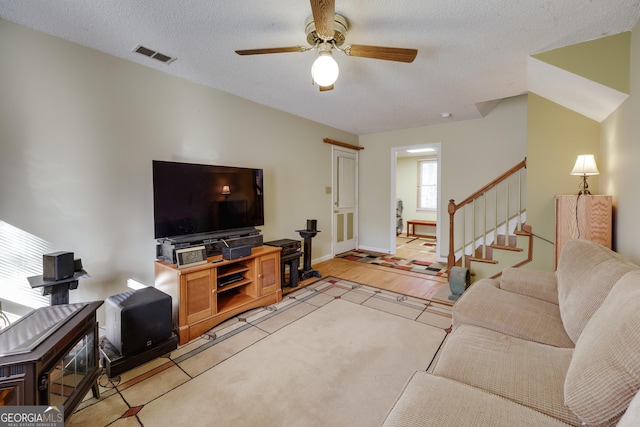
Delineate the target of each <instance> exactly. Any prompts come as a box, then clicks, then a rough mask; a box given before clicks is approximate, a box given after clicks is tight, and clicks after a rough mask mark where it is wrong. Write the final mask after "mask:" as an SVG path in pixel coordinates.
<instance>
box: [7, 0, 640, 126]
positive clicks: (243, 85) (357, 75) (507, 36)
mask: <svg viewBox="0 0 640 427" xmlns="http://www.w3.org/2000/svg"><path fill="white" fill-rule="evenodd" d="M336 13H339V14H341V15H343V16H345V17H346V18H347V20H348V23H349V27H350V28H349V32H348V34H347V36H346V43H345V44H350V43H353V44H369V45H380V46H391V47H408V48H415V49H418V56H417V58H416V60H415V61H414V62H413V63H411V64H405V63H397V62H389V61H381V60H375V59H367V58H356V57H348V56H346V55H344V54H342V53H340V52H336V53H335V54H334V57H335V59H336V60H337V62H338V64H339V66H340V76H339V78H338V81H337V82H336V84H335V89H334V90H332V91H328V92H319V91H318V88H317V86H312V85H311V76H310V69H311V64H312V62H313V60H314V59H315V57H316V55H317V54H316V52H314V51H309V52H304V53H281V54H272V55H255V56H239V55H236V54H235V53H234V50H236V49H251V48H267V47H282V46H295V45H306V38H305V31H304V23H305V19H306V18H307V17H308V16H309V15H310V14H311V8H310V5H309V2H306V1H300V0H279V1H277V2H276V1H264V0H188V1H175V0H109V1H104V0H82V1H77V0H51V1H42V0H21V1H15V0H0V18H3V19H6V20H9V21H12V22H16V23H18V24H22V25H25V26H27V27H30V28H33V29H36V30H39V31H42V32H45V33H49V34H52V35H55V36H58V37H61V38H63V39H67V40H70V41H73V42H76V43H79V44H82V45H85V46H88V47H91V48H94V49H97V50H100V51H103V52H106V53H108V54H111V55H114V56H117V57H121V58H124V59H127V60H130V61H132V62H136V63H139V64H142V65H145V66H148V67H151V68H154V69H157V70H161V71H164V72H166V73H169V74H173V75H176V76H179V77H182V78H185V79H187V80H191V81H194V82H197V83H201V84H204V85H207V86H210V87H213V88H216V89H219V90H222V91H224V92H228V93H232V94H235V95H238V96H240V97H242V98H246V99H249V100H252V101H255V102H257V103H259V104H264V105H268V106H270V107H273V108H277V109H279V110H283V111H286V112H289V113H292V114H295V115H298V116H301V117H305V118H308V119H310V120H314V121H317V122H320V123H323V124H326V125H329V126H333V127H336V128H338V129H342V130H345V131H348V132H352V133H355V134H368V133H374V132H382V131H388V130H394V129H402V128H411V127H417V126H423V125H429V124H434V123H442V122H445V121H453V120H466V119H472V118H478V117H481V116H482V114H481V112H482V113H484V112H485V110H486V108H483V107H486V106H491V105H492V103H491V102H490V101H494V100H498V99H502V98H506V97H510V96H515V95H519V94H522V93H525V92H526V91H527V58H528V57H529V55H532V54H535V53H539V52H543V51H547V50H550V49H553V48H557V47H562V46H567V45H571V44H575V43H578V42H582V41H587V40H592V39H596V38H600V37H603V36H606V35H611V34H617V33H620V32H623V31H628V30H630V29H631V28H632V27H633V26H634V24H635V23H636V22H637V21H638V19H639V18H640V0H589V1H587V0H485V1H480V0H475V1H472V0H404V1H401V2H398V1H391V0H379V1H375V2H372V1H364V0H343V1H341V0H336ZM139 44H142V45H144V46H146V47H148V48H151V49H154V50H157V51H159V52H161V53H163V54H167V55H169V56H175V57H176V58H177V59H176V60H175V61H174V62H172V63H170V64H164V63H161V62H159V61H156V60H153V59H150V58H147V57H145V56H142V55H140V54H136V53H133V52H132V50H133V49H134V48H135V47H136V46H137V45H139ZM443 112H449V113H451V117H450V118H448V119H444V118H442V117H441V113H443Z"/></svg>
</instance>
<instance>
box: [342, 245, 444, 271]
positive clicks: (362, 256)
mask: <svg viewBox="0 0 640 427" xmlns="http://www.w3.org/2000/svg"><path fill="white" fill-rule="evenodd" d="M337 257H338V258H344V259H348V260H351V261H357V262H364V263H367V264H375V265H381V266H383V267H391V268H396V269H398V270H405V271H411V272H414V273H423V274H429V275H431V276H442V277H446V276H447V266H446V265H444V264H441V263H439V262H429V261H420V260H417V259H405V258H400V257H397V256H393V255H387V254H380V253H377V252H368V251H363V250H360V249H355V250H353V251H349V252H345V253H342V254H340V255H337Z"/></svg>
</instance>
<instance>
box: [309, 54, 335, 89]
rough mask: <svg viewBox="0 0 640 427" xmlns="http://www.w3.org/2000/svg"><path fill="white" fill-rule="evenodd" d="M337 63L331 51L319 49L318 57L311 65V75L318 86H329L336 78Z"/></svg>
mask: <svg viewBox="0 0 640 427" xmlns="http://www.w3.org/2000/svg"><path fill="white" fill-rule="evenodd" d="M339 72H340V70H339V69H338V63H337V62H336V60H335V59H333V56H332V55H331V51H320V53H319V54H318V57H317V58H316V60H315V61H313V65H312V66H311V77H313V81H314V82H316V84H317V85H318V86H331V85H332V84H334V83H335V82H336V80H338V74H339Z"/></svg>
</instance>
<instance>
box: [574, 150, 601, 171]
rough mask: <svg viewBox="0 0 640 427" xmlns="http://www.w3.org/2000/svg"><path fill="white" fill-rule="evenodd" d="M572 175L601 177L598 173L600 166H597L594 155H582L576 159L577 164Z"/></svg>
mask: <svg viewBox="0 0 640 427" xmlns="http://www.w3.org/2000/svg"><path fill="white" fill-rule="evenodd" d="M571 175H580V176H591V175H600V172H598V166H596V159H595V158H594V157H593V154H580V155H579V156H578V158H577V159H576V164H575V165H574V166H573V170H572V171H571Z"/></svg>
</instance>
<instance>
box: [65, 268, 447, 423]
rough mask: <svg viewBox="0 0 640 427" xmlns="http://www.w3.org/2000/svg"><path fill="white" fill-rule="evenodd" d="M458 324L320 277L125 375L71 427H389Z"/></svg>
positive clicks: (437, 310) (427, 306) (402, 299)
mask: <svg viewBox="0 0 640 427" xmlns="http://www.w3.org/2000/svg"><path fill="white" fill-rule="evenodd" d="M450 325H451V307H448V306H445V305H442V304H438V303H434V302H431V301H426V300H422V299H419V298H413V297H408V296H406V295H401V294H397V293H394V292H389V291H386V290H381V289H377V288H374V287H372V286H366V285H360V284H357V283H354V282H350V281H346V280H342V279H339V278H336V277H327V278H323V279H321V280H319V281H318V282H315V283H313V284H311V285H309V286H307V287H305V288H302V289H300V290H298V291H296V292H294V293H292V294H290V295H288V296H287V297H285V299H283V300H282V301H281V302H280V303H278V304H275V305H272V306H269V307H264V308H259V309H255V310H251V311H249V312H246V313H242V314H240V315H238V316H236V317H234V318H232V319H229V320H228V321H226V322H225V323H223V324H221V325H219V326H217V327H216V328H214V329H212V330H211V331H209V332H208V333H207V334H205V335H204V336H203V337H200V338H198V339H196V340H194V341H192V342H190V343H189V344H187V345H184V346H181V347H179V348H178V349H177V350H175V351H174V352H172V353H171V354H170V355H169V357H164V358H159V360H158V361H154V362H153V363H152V362H149V363H148V364H145V365H143V366H141V367H139V368H136V369H134V370H132V371H131V372H127V373H124V374H123V375H122V378H121V381H120V383H119V384H114V385H113V387H112V388H111V389H102V390H101V397H100V400H99V401H97V402H96V399H95V398H92V397H91V398H90V399H88V400H86V401H85V402H83V404H82V405H81V408H80V409H79V410H78V411H77V412H76V413H75V414H74V415H73V416H72V417H71V418H70V420H68V421H69V422H68V425H70V426H71V425H85V423H86V425H92V426H99V425H107V424H111V423H114V422H116V420H119V421H120V422H126V423H127V424H126V425H136V426H138V425H144V426H156V425H188V426H191V427H194V426H211V425H216V426H218V425H219V426H367V427H368V426H374V425H380V424H381V423H382V421H383V420H384V418H385V416H386V414H387V412H388V411H389V409H390V408H391V406H392V405H393V403H394V402H395V399H396V398H397V397H398V396H399V395H400V393H401V392H402V389H403V387H404V385H405V384H406V382H407V380H408V379H409V377H410V376H411V375H412V373H413V372H415V371H416V370H426V369H427V368H428V366H429V364H430V363H431V361H432V360H433V358H434V356H435V354H436V352H437V351H438V349H439V347H440V345H441V343H442V341H443V339H444V338H445V336H446V334H447V331H448V330H449V327H450ZM101 388H102V387H101ZM124 419H126V420H127V421H124ZM66 425H67V420H65V426H66ZM114 425H116V424H114Z"/></svg>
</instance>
